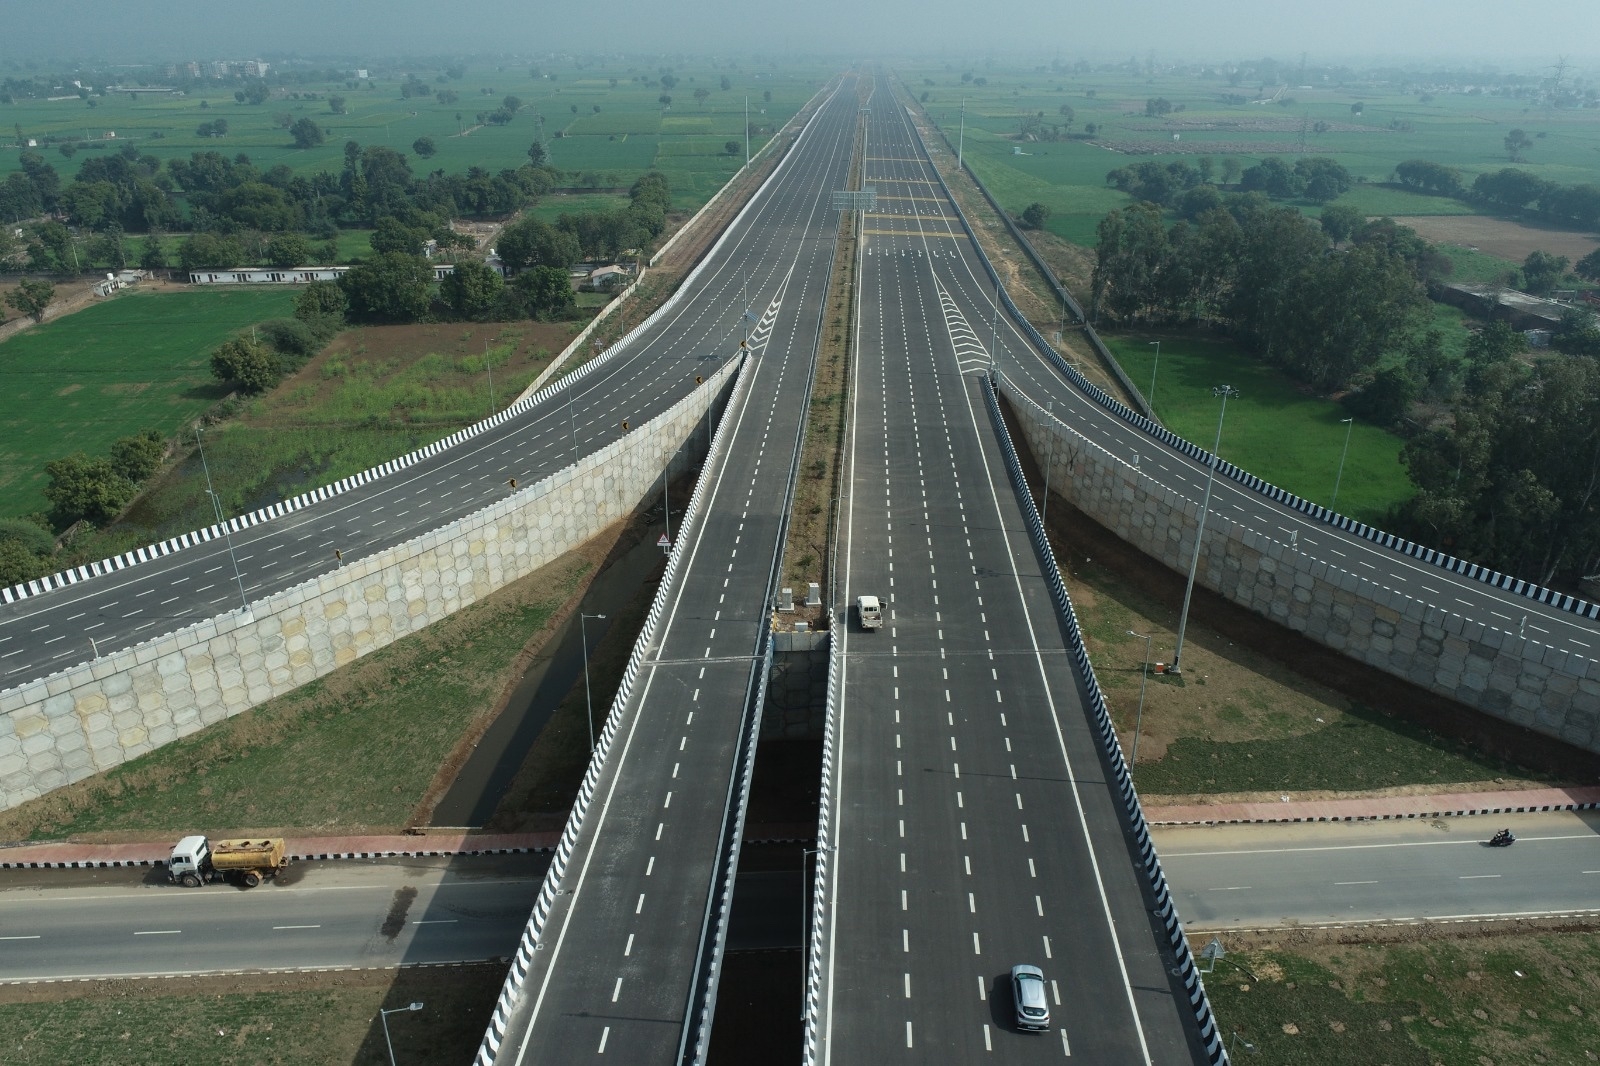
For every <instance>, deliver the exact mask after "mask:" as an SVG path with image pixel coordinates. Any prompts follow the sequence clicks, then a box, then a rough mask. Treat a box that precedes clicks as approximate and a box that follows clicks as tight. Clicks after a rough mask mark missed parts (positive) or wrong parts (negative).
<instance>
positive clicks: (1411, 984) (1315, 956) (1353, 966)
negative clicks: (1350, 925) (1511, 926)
mask: <svg viewBox="0 0 1600 1066" xmlns="http://www.w3.org/2000/svg"><path fill="white" fill-rule="evenodd" d="M1384 932H1385V935H1386V936H1392V937H1398V938H1401V939H1403V940H1405V941H1409V942H1398V943H1396V942H1391V943H1350V942H1339V940H1338V939H1333V940H1330V939H1329V938H1323V937H1310V938H1307V937H1304V936H1302V935H1300V934H1285V935H1283V936H1274V935H1272V934H1257V935H1253V936H1250V937H1247V938H1246V941H1245V942H1246V944H1247V945H1249V946H1247V947H1246V948H1245V949H1244V950H1234V951H1232V952H1230V954H1229V955H1228V956H1227V957H1225V958H1224V959H1223V960H1222V961H1220V962H1219V963H1218V964H1217V967H1216V970H1215V972H1214V973H1212V974H1211V975H1210V976H1208V977H1207V978H1206V992H1207V994H1208V995H1209V997H1210V999H1211V1005H1212V1008H1213V1009H1214V1010H1215V1011H1216V1016H1217V1024H1218V1026H1219V1027H1220V1028H1221V1030H1222V1032H1223V1035H1224V1038H1225V1039H1227V1040H1229V1041H1230V1044H1231V1050H1232V1054H1233V1056H1234V1061H1235V1062H1252V1061H1256V1060H1255V1058H1254V1056H1255V1055H1260V1057H1261V1058H1260V1061H1263V1062H1273V1063H1282V1064H1286V1066H1344V1064H1346V1063H1353V1062H1362V1063H1386V1064H1388V1066H1407V1064H1412V1063H1414V1064H1416V1066H1433V1064H1436V1063H1438V1064H1443V1063H1452V1064H1453V1063H1476V1064H1480V1066H1482V1064H1492V1066H1522V1064H1527V1066H1533V1064H1535V1063H1581V1062H1594V1061H1596V1058H1597V1057H1600V1009H1597V1008H1596V1002H1597V993H1600V978H1597V976H1596V972H1595V965H1594V960H1595V959H1596V958H1597V957H1600V934H1596V933H1593V932H1587V931H1585V932H1571V931H1564V932H1560V933H1556V932H1551V933H1520V932H1519V933H1513V934H1506V935H1487V936H1485V935H1482V934H1481V933H1480V932H1477V931H1472V932H1466V933H1462V934H1460V935H1461V936H1463V937H1476V939H1455V938H1454V937H1449V938H1438V939H1430V938H1427V935H1426V934H1419V932H1418V931H1417V930H1415V929H1410V928H1408V929H1403V930H1402V929H1395V930H1386V931H1384ZM1419 935H1421V936H1422V937H1423V938H1421V939H1418V937H1419ZM1354 938H1355V935H1354V934H1349V933H1346V934H1342V936H1341V937H1340V939H1354ZM1306 941H1310V942H1306ZM1235 1034H1237V1035H1235Z"/></svg>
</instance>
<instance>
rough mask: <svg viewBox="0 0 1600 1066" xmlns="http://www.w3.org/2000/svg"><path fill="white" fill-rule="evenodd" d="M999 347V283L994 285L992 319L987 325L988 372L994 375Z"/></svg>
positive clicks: (996, 282)
mask: <svg viewBox="0 0 1600 1066" xmlns="http://www.w3.org/2000/svg"><path fill="white" fill-rule="evenodd" d="M999 347H1000V282H999V281H998V280H996V281H995V283H994V318H993V320H992V321H991V322H990V324H989V372H990V374H993V373H994V362H995V353H996V350H997V349H998V348H999Z"/></svg>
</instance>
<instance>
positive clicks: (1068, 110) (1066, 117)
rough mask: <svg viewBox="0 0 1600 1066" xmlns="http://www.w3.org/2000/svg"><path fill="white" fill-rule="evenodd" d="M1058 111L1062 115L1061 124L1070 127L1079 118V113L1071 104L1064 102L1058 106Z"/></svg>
mask: <svg viewBox="0 0 1600 1066" xmlns="http://www.w3.org/2000/svg"><path fill="white" fill-rule="evenodd" d="M1056 113H1057V114H1058V115H1060V116H1061V124H1062V125H1063V126H1066V127H1067V128H1068V129H1071V128H1072V123H1073V122H1075V121H1076V120H1077V118H1078V113H1077V112H1076V111H1074V110H1073V109H1072V105H1071V104H1062V105H1061V106H1060V107H1058V108H1056Z"/></svg>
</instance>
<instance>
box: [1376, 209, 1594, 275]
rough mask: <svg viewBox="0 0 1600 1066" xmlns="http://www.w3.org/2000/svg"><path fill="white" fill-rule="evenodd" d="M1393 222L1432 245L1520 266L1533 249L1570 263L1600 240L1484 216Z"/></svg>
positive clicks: (1398, 219)
mask: <svg viewBox="0 0 1600 1066" xmlns="http://www.w3.org/2000/svg"><path fill="white" fill-rule="evenodd" d="M1395 221H1396V222H1398V223H1400V224H1401V225H1403V226H1410V227H1411V228H1412V229H1414V230H1416V231H1417V232H1418V233H1420V234H1422V236H1424V237H1426V238H1428V240H1430V241H1433V242H1435V243H1436V244H1450V245H1456V246H1457V247H1464V248H1466V249H1467V250H1468V251H1472V252H1482V253H1484V254H1485V255H1491V256H1494V257H1496V258H1498V259H1505V260H1508V261H1512V262H1517V263H1520V262H1522V261H1523V260H1524V259H1526V258H1527V257H1528V253H1529V252H1532V251H1534V250H1536V249H1537V250H1540V251H1545V252H1549V253H1550V254H1552V255H1564V256H1566V257H1567V259H1568V260H1569V261H1571V262H1574V263H1576V262H1577V261H1578V260H1579V259H1582V258H1583V257H1584V256H1586V255H1588V254H1589V253H1590V252H1592V251H1594V250H1595V249H1596V248H1600V240H1596V239H1595V238H1594V237H1591V236H1589V235H1588V234H1584V233H1573V232H1571V231H1569V230H1561V229H1555V228H1553V227H1549V226H1537V225H1530V224H1528V223H1526V222H1516V221H1513V220H1511V219H1508V218H1489V217H1487V216H1485V215H1465V216H1448V215H1435V216H1427V217H1422V218H1411V217H1401V218H1396V219H1395Z"/></svg>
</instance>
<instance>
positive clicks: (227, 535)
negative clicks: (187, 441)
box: [194, 425, 250, 614]
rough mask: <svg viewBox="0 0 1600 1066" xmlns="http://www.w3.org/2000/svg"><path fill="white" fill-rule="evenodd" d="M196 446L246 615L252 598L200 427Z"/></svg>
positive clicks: (213, 510) (196, 434)
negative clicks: (223, 516) (241, 572)
mask: <svg viewBox="0 0 1600 1066" xmlns="http://www.w3.org/2000/svg"><path fill="white" fill-rule="evenodd" d="M194 446H195V447H196V448H198V449H199V450H200V469H202V470H204V471H205V473H206V495H207V496H210V497H211V510H212V513H214V514H215V515H216V516H217V525H219V526H221V527H222V539H223V541H224V542H225V543H226V544H227V545H228V561H229V562H231V563H233V580H234V581H235V582H237V583H238V585H239V607H240V610H241V611H242V612H243V613H244V614H249V613H250V597H248V596H246V595H245V594H244V576H243V575H242V574H240V573H239V557H238V556H237V555H235V554H234V551H233V533H232V532H231V531H229V529H228V523H226V522H224V521H223V520H222V501H221V500H220V499H219V498H218V497H217V493H216V490H215V489H213V488H212V486H211V464H210V463H208V462H206V446H205V445H204V444H202V443H201V442H200V427H199V426H198V425H196V426H195V427H194Z"/></svg>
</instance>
